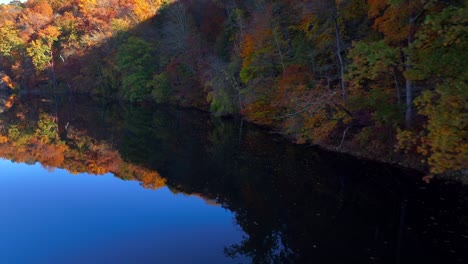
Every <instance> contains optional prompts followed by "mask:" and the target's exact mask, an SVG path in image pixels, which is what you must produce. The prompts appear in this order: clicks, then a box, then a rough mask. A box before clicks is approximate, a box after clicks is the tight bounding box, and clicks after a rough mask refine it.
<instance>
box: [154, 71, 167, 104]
mask: <svg viewBox="0 0 468 264" xmlns="http://www.w3.org/2000/svg"><path fill="white" fill-rule="evenodd" d="M151 86H152V87H153V91H152V92H151V95H152V96H153V99H154V100H155V101H156V102H157V103H168V102H169V99H170V95H171V83H170V81H169V75H168V74H167V73H166V72H163V73H160V74H156V75H154V77H153V81H152V83H151Z"/></svg>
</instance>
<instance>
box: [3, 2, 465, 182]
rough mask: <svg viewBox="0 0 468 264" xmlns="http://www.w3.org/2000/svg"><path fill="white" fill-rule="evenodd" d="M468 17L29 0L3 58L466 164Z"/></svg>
mask: <svg viewBox="0 0 468 264" xmlns="http://www.w3.org/2000/svg"><path fill="white" fill-rule="evenodd" d="M467 23H468V12H467V9H466V1H462V0H460V1H457V0H453V1H449V0H445V1H443V0H438V1H437V0H411V1H410V0H337V1H326V0H294V1H292V0H245V1H241V0H180V1H173V0H74V1H64V0H30V1H28V2H27V3H25V4H21V3H17V2H15V3H12V4H10V5H1V6H0V70H1V71H2V72H3V73H4V74H5V77H4V78H9V79H11V80H12V82H13V85H14V86H15V87H16V88H18V89H23V90H27V89H38V87H44V86H47V87H50V88H51V89H54V90H56V91H66V92H70V93H91V94H93V95H95V96H105V97H112V98H118V99H122V100H128V101H131V102H135V103H139V102H143V101H155V102H157V103H168V104H177V105H181V106H190V107H198V108H202V109H206V110H209V111H211V112H212V113H213V114H215V115H237V114H240V115H242V116H243V117H244V118H246V119H247V120H249V121H252V122H255V123H257V124H261V125H266V126H269V127H272V128H274V129H276V130H279V131H280V132H281V133H283V134H286V135H288V136H289V137H291V138H294V139H295V140H296V141H297V142H298V143H306V142H308V143H312V144H319V145H322V146H328V147H329V148H333V149H336V150H345V151H351V152H353V153H358V154H360V155H364V156H367V157H371V158H377V159H385V160H391V161H405V162H406V163H412V164H415V163H418V162H420V160H422V161H423V162H425V163H426V164H428V165H429V167H430V172H431V174H433V175H438V174H447V173H453V172H462V173H463V171H465V173H466V169H467V168H466V164H468V143H467V138H468V135H467V133H468V132H467V131H468V129H467V120H468V116H467V115H468V114H467V113H468V111H467V108H468V103H467V101H468V100H467V99H468V91H467V87H468V86H467V80H468V70H467V69H468V67H467V63H468V47H467V45H468V33H467ZM405 162H403V163H405Z"/></svg>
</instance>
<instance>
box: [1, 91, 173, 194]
mask: <svg viewBox="0 0 468 264" xmlns="http://www.w3.org/2000/svg"><path fill="white" fill-rule="evenodd" d="M34 103H38V102H37V101H35V102H34ZM33 105H34V104H33ZM36 106H39V107H37V108H35V107H30V106H27V105H25V104H24V103H23V102H22V101H21V100H17V101H16V102H15V105H14V108H13V109H12V110H11V111H8V112H6V113H4V114H3V115H2V117H1V123H2V130H1V131H0V156H1V157H3V158H6V159H9V160H12V161H15V162H24V163H35V162H40V163H41V164H42V165H43V166H44V167H46V168H49V169H53V168H62V169H66V170H67V171H69V172H70V173H72V174H77V173H84V172H86V173H90V174H96V175H102V174H105V173H113V174H114V175H115V176H117V177H119V178H122V179H125V180H137V181H140V182H141V184H142V186H144V187H145V188H152V189H156V188H160V187H163V186H165V179H164V178H162V177H161V176H160V175H159V173H158V172H156V171H154V170H150V169H147V168H144V167H142V166H138V165H135V164H133V163H130V162H126V161H124V159H123V158H122V157H121V155H120V153H119V152H118V150H116V149H115V148H114V147H112V146H111V144H110V142H108V141H106V140H102V139H101V140H99V139H95V138H93V137H90V136H89V135H88V134H87V131H88V130H89V129H88V128H77V127H75V126H74V125H70V123H69V122H67V124H66V125H65V126H61V127H60V128H59V118H58V114H59V113H58V112H56V113H51V112H48V111H47V108H48V106H49V105H48V104H47V103H45V104H39V105H36ZM43 107H45V108H43ZM62 114H63V113H62V112H60V115H62Z"/></svg>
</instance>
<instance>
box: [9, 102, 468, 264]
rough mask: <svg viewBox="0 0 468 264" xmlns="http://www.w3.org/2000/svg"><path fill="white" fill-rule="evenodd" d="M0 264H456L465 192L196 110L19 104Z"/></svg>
mask: <svg viewBox="0 0 468 264" xmlns="http://www.w3.org/2000/svg"><path fill="white" fill-rule="evenodd" d="M10 101H13V105H12V106H11V107H10V106H8V107H1V109H0V110H1V111H0V112H2V113H0V157H1V159H0V263H426V264H427V263H467V262H468V195H467V193H468V190H467V188H466V187H465V186H462V185H459V184H455V183H448V182H442V181H434V182H432V183H431V184H426V183H423V182H422V181H421V180H420V179H421V176H422V175H420V174H419V173H417V172H415V171H410V170H402V169H398V168H394V167H391V166H387V165H383V164H379V163H373V162H368V161H362V160H358V159H354V158H352V157H348V156H346V155H340V154H334V153H330V152H325V151H320V150H317V149H314V148H311V147H305V146H298V145H293V144H290V143H288V142H287V141H285V140H283V139H282V138H281V137H278V136H276V135H271V134H268V133H266V132H265V131H263V130H260V129H258V128H256V127H253V126H251V125H248V124H246V123H243V122H241V121H239V120H221V119H215V118H211V117H209V116H207V115H205V114H203V113H199V112H196V111H193V110H180V109H171V108H167V107H157V106H139V107H136V106H131V105H122V104H116V103H109V102H93V101H92V100H91V99H90V98H78V97H74V98H69V97H63V98H53V97H52V98H16V99H14V100H10Z"/></svg>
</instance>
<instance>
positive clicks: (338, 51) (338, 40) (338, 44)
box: [335, 17, 346, 102]
mask: <svg viewBox="0 0 468 264" xmlns="http://www.w3.org/2000/svg"><path fill="white" fill-rule="evenodd" d="M335 38H336V56H337V57H338V62H339V63H340V84H341V96H342V98H343V101H345V102H346V89H345V82H344V62H343V57H342V56H341V37H340V28H339V27H338V19H337V18H336V17H335Z"/></svg>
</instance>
